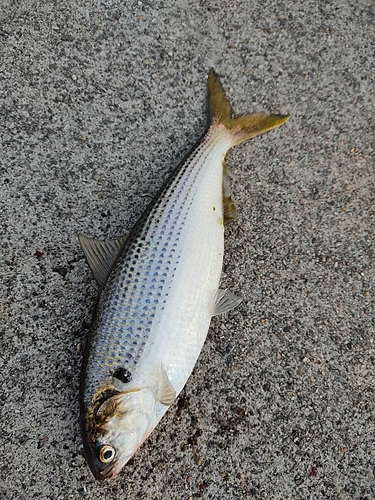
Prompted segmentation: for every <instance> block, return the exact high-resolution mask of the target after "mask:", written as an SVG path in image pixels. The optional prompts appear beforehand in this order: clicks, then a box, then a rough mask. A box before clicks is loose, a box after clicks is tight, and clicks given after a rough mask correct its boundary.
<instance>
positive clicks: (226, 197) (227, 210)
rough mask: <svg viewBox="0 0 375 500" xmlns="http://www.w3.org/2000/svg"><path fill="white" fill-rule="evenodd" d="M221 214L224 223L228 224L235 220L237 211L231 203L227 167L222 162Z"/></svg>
mask: <svg viewBox="0 0 375 500" xmlns="http://www.w3.org/2000/svg"><path fill="white" fill-rule="evenodd" d="M223 170H224V175H223V213H224V222H230V221H232V220H236V219H237V209H236V207H235V205H234V203H233V199H232V192H231V190H230V187H229V179H228V174H227V166H226V164H225V163H224V162H223Z"/></svg>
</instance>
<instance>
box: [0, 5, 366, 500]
mask: <svg viewBox="0 0 375 500" xmlns="http://www.w3.org/2000/svg"><path fill="white" fill-rule="evenodd" d="M210 67H214V68H215V69H216V71H217V72H218V73H219V75H220V76H221V79H222V83H223V85H224V87H225V89H226V91H227V93H228V95H229V97H230V100H231V102H232V104H233V107H234V109H235V110H236V111H237V112H238V113H240V112H246V111H252V110H253V111H269V112H280V113H289V114H290V115H291V119H290V121H289V122H288V123H287V124H286V125H284V126H283V127H281V128H280V129H278V130H276V131H273V132H271V133H269V134H267V135H264V136H262V137H260V138H257V139H256V140H254V141H251V142H249V143H247V144H244V145H241V146H239V147H237V148H236V149H233V150H232V151H231V152H230V153H229V155H228V160H227V163H228V167H229V171H230V176H231V180H232V182H231V183H232V190H233V193H234V199H235V202H236V204H237V207H238V210H239V220H238V222H236V223H233V224H231V225H229V226H228V229H227V233H226V258H225V273H226V277H225V279H224V280H223V286H225V287H228V288H230V289H231V290H233V291H234V292H235V293H239V294H242V295H243V296H244V301H243V303H242V304H241V306H240V307H239V308H238V309H237V310H235V311H233V312H231V313H229V315H228V316H227V317H218V318H214V320H213V321H212V326H211V329H210V331H209V334H208V339H207V342H206V345H205V347H204V349H203V352H202V355H201V357H200V359H199V362H198V363H197V365H196V367H195V369H194V372H193V375H192V376H191V378H190V379H189V381H188V383H187V385H186V387H185V389H184V391H183V392H182V394H181V395H180V397H179V398H178V401H177V403H176V404H175V405H174V406H173V407H172V408H171V409H170V411H169V413H168V414H167V416H166V417H165V418H164V419H163V421H162V422H161V424H160V425H159V426H158V428H157V429H156V430H155V431H154V433H153V434H152V435H151V437H150V438H149V439H148V440H147V442H146V443H145V444H144V445H143V446H142V448H141V449H140V450H139V451H138V452H137V454H136V455H135V457H134V459H133V460H132V461H131V462H130V463H129V464H128V465H127V466H126V467H125V469H124V470H123V472H122V473H121V474H120V476H119V477H118V478H117V479H115V480H113V481H112V482H108V483H102V484H100V483H97V482H96V481H95V480H94V479H93V477H92V476H91V473H90V471H89V469H88V466H87V465H86V463H85V460H84V458H83V450H82V444H81V437H80V429H79V412H78V385H79V376H80V367H81V357H82V345H83V344H84V341H85V337H86V335H87V331H88V326H89V322H90V317H91V311H92V308H93V304H94V301H95V297H96V285H95V283H94V280H93V278H92V276H91V274H90V271H89V269H88V267H87V265H86V263H85V261H84V258H83V254H82V251H81V249H80V248H79V245H78V242H77V234H78V233H79V232H83V233H85V234H87V235H91V236H95V237H98V238H103V239H106V238H112V237H116V236H120V235H121V234H123V233H124V232H126V231H127V230H128V229H129V228H130V227H131V226H132V224H133V223H134V222H135V220H136V218H137V217H138V215H139V214H140V212H141V211H142V209H143V208H145V206H146V205H147V203H148V201H149V197H150V196H152V195H153V194H154V193H155V192H156V191H157V190H158V188H159V187H160V186H161V185H162V183H163V181H164V180H165V179H166V177H167V175H168V173H169V172H170V171H171V169H172V168H173V167H174V166H175V165H176V164H177V163H178V162H179V160H180V159H181V158H182V157H183V156H184V154H185V153H186V152H187V151H188V150H189V149H190V147H191V146H192V145H193V144H194V143H195V142H196V141H197V139H198V138H199V136H200V135H201V134H202V133H203V131H204V128H205V120H206V115H205V100H206V76H207V72H208V70H209V68H210ZM374 110H375V2H374V1H373V0H364V1H362V2H359V1H353V0H348V1H341V0H337V1H332V0H331V1H319V0H318V1H317V0H303V1H301V0H294V1H292V2H276V1H274V0H254V1H252V2H249V1H245V0H242V1H241V0H238V1H229V0H222V1H219V0H216V1H209V0H206V1H205V0H202V1H199V0H194V1H188V0H181V1H179V2H173V1H172V0H166V1H153V2H151V1H148V0H147V1H146V0H139V1H134V2H133V1H132V2H126V1H124V0H123V1H121V2H120V1H115V0H108V1H103V2H97V1H95V0H94V1H93V2H88V1H86V2H85V1H81V0H78V1H76V2H73V1H71V0H67V1H63V2H52V1H51V0H45V1H44V2H38V1H33V0H30V1H25V0H23V1H22V0H21V1H18V2H15V1H9V0H3V1H2V3H1V4H0V154H1V158H0V162H1V177H0V179H1V198H0V223H1V240H0V245H1V250H2V252H1V260H0V273H1V288H0V293H1V302H0V315H1V316H0V318H1V337H0V342H1V345H0V386H1V396H0V398H1V415H0V450H1V452H0V498H1V499H2V500H3V499H4V500H8V499H17V500H22V499H27V500H29V499H31V498H38V499H56V500H57V499H58V500H60V499H61V500H63V499H64V500H65V499H81V498H83V499H85V498H86V499H90V500H96V499H98V500H99V499H100V500H103V499H106V500H112V499H129V500H133V499H160V500H161V499H163V500H169V499H184V500H188V499H194V500H195V499H199V498H201V499H242V498H255V499H275V500H278V499H327V498H329V499H335V500H336V499H337V500H353V499H356V500H360V499H361V500H370V499H375V477H374V470H375V469H374V468H375V425H374V416H375V401H374V399H375V398H374V391H375V350H374V333H375V332H374V330H375V307H374V293H375V282H374V280H375V269H374V267H375V266H374V246H375V220H374V212H375V180H374V179H375V177H374V167H375V152H374V147H375V119H374Z"/></svg>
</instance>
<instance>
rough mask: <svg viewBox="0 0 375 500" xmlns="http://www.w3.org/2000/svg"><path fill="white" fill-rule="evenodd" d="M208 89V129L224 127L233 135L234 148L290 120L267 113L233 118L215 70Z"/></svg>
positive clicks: (212, 72)
mask: <svg viewBox="0 0 375 500" xmlns="http://www.w3.org/2000/svg"><path fill="white" fill-rule="evenodd" d="M207 87H208V127H210V126H215V125H220V124H222V125H224V127H226V128H227V129H228V131H229V133H230V135H231V138H232V141H233V146H235V145H237V144H240V143H241V142H245V141H247V140H249V139H251V138H253V137H255V136H257V135H260V134H263V133H265V132H268V131H269V130H272V129H274V128H276V127H279V126H280V125H282V124H283V123H285V122H286V121H288V120H289V115H270V114H266V113H251V114H246V115H241V116H238V117H237V118H232V115H233V110H232V106H231V105H230V104H229V101H228V99H227V97H226V95H225V93H224V90H223V87H222V85H221V83H220V80H219V77H218V76H217V74H216V73H215V71H214V70H213V69H211V70H210V72H209V74H208V80H207Z"/></svg>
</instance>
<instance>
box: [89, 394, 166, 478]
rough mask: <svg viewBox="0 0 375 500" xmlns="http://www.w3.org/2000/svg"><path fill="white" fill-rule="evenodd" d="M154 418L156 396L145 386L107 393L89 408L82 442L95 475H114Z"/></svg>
mask: <svg viewBox="0 0 375 500" xmlns="http://www.w3.org/2000/svg"><path fill="white" fill-rule="evenodd" d="M107 392H108V391H107ZM157 421H158V419H157V417H156V397H155V395H154V393H153V392H152V391H151V390H149V389H145V388H142V389H134V390H131V391H127V392H119V393H115V394H112V395H111V394H110V395H109V396H108V397H107V399H105V400H104V402H103V397H102V398H101V399H99V404H98V403H97V404H94V405H93V406H92V407H90V409H89V411H88V412H87V413H86V416H85V417H84V421H83V442H84V448H85V455H86V459H87V462H88V464H89V466H90V469H91V472H92V473H93V475H94V476H95V478H96V479H99V480H103V479H112V478H114V477H116V476H117V474H118V473H119V472H120V470H121V469H122V468H123V466H124V465H125V464H126V463H127V462H128V461H129V460H130V458H131V457H132V456H133V455H134V453H135V452H136V451H137V449H138V448H139V447H140V446H141V444H142V443H143V442H144V441H145V439H146V438H147V436H148V435H149V434H150V432H151V431H152V430H153V429H154V427H155V425H156V424H157Z"/></svg>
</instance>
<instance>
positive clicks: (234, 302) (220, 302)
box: [211, 288, 242, 316]
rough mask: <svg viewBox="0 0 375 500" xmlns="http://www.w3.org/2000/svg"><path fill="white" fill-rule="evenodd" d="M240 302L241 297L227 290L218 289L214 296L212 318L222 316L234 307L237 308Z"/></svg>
mask: <svg viewBox="0 0 375 500" xmlns="http://www.w3.org/2000/svg"><path fill="white" fill-rule="evenodd" d="M241 302H242V297H239V296H238V295H235V294H234V293H232V292H230V291H229V290H221V289H220V288H218V289H217V290H216V292H215V294H214V298H213V307H212V313H211V315H212V316H217V315H218V314H224V313H227V312H229V311H231V310H232V309H234V308H235V307H237V306H238V305H239V304H241Z"/></svg>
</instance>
